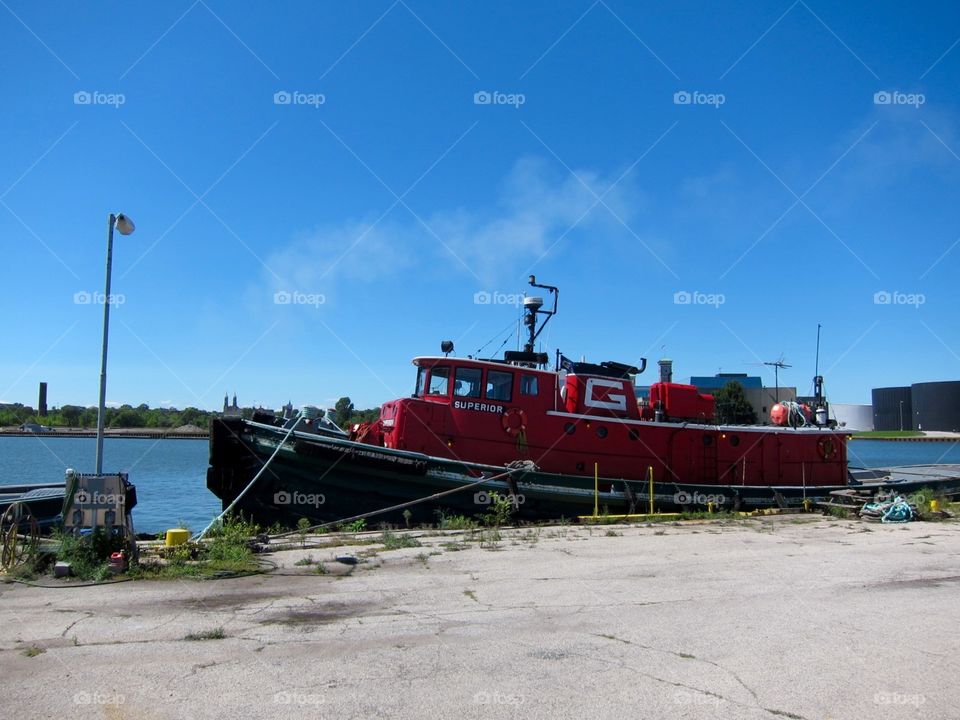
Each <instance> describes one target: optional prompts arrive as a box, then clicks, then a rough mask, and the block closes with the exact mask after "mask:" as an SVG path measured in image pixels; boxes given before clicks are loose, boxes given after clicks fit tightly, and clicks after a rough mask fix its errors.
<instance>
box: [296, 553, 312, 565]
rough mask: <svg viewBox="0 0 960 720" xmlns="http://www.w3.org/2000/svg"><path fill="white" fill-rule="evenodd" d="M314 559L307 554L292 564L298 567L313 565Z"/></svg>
mask: <svg viewBox="0 0 960 720" xmlns="http://www.w3.org/2000/svg"><path fill="white" fill-rule="evenodd" d="M314 564H316V561H315V560H314V559H313V555H307V556H306V557H305V558H300V559H299V560H297V561H296V562H295V563H294V565H296V566H298V567H303V566H305V565H314Z"/></svg>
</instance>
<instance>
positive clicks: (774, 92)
mask: <svg viewBox="0 0 960 720" xmlns="http://www.w3.org/2000/svg"><path fill="white" fill-rule="evenodd" d="M958 39H960V6H946V5H944V4H941V3H918V4H911V5H910V6H906V5H903V4H893V3H883V2H880V3H877V2H871V3H866V2H863V3H844V4H843V6H842V7H837V6H835V4H832V3H824V2H814V1H813V0H810V1H809V2H794V3H792V4H791V3H790V2H788V1H784V2H764V3H743V2H729V3H724V2H721V3H709V4H702V5H701V4H697V3H684V2H680V3H671V4H669V6H664V5H662V4H659V3H656V4H655V3H642V4H641V3H627V2H622V1H619V0H604V1H598V2H590V1H589V0H582V1H578V2H527V3H519V4H518V3H506V2H482V3H479V2H477V3H445V2H424V1H423V0H402V1H398V2H390V1H389V0H384V1H382V2H381V1H378V2H363V3H350V4H344V3H332V2H276V3H269V4H267V3H249V2H225V1H223V0H198V1H197V2H193V1H192V0H182V1H175V2H174V1H171V2H165V3H140V2H110V3H83V4H78V3H74V2H25V1H24V0H2V2H0V58H2V65H3V68H2V73H0V98H2V102H3V104H4V112H3V113H2V114H0V156H2V158H3V162H2V164H0V250H2V258H3V260H2V268H3V271H4V272H3V281H4V288H5V293H4V295H5V303H6V311H5V312H4V313H3V322H2V333H0V338H2V339H0V343H2V345H0V401H7V402H12V401H19V402H25V403H31V404H32V403H35V401H36V386H37V383H38V382H39V381H41V380H46V381H47V382H48V383H49V384H50V400H51V403H52V404H55V405H60V404H66V403H78V404H95V403H96V397H97V383H98V372H99V348H100V326H101V314H100V313H101V311H102V308H101V306H98V305H97V304H96V299H97V298H96V297H92V294H93V293H99V292H102V286H103V263H104V246H105V235H106V218H107V214H108V213H109V212H110V211H122V212H125V213H127V214H129V215H130V216H131V217H132V218H133V219H134V220H135V222H136V224H137V230H136V232H135V233H134V234H133V235H130V236H129V237H118V238H117V240H116V244H115V254H114V287H113V291H114V292H115V293H117V294H118V304H116V305H115V306H114V307H113V310H112V314H111V336H110V367H109V386H108V393H107V396H108V400H109V401H111V402H116V403H122V402H129V403H133V404H138V403H140V402H147V403H149V404H150V405H151V406H156V405H161V404H165V403H172V404H173V405H176V406H178V407H183V406H186V405H195V406H199V407H205V408H215V407H217V406H219V404H220V403H221V401H222V396H223V393H224V391H229V392H231V393H233V392H234V391H236V392H237V393H238V395H239V399H240V401H241V403H242V404H250V403H262V404H264V405H268V406H278V405H280V404H282V403H283V402H286V401H287V400H288V399H291V400H293V402H294V403H295V404H298V405H300V404H305V403H313V404H320V405H326V404H330V403H331V402H332V401H333V400H335V399H336V398H337V397H339V396H340V395H344V394H346V395H350V396H351V397H352V398H353V399H354V401H355V403H356V404H357V405H358V406H362V407H367V406H373V405H376V404H379V403H381V402H383V401H385V400H387V399H389V398H392V397H396V396H402V395H406V394H408V393H409V392H410V390H411V389H412V385H413V370H412V367H411V366H410V365H409V361H410V359H411V358H412V357H414V356H415V355H420V354H435V353H436V352H437V351H438V350H439V343H440V341H441V340H442V339H447V338H449V339H453V340H455V342H456V346H457V352H458V353H460V354H467V353H473V352H475V351H476V350H477V349H478V348H480V347H481V346H483V345H484V344H485V343H486V342H487V341H488V340H490V339H491V338H492V337H496V338H497V339H496V340H494V341H493V342H492V343H491V344H490V345H488V346H487V348H486V352H488V353H489V352H492V351H494V350H495V349H496V348H497V347H499V346H500V344H501V342H502V340H503V339H504V338H506V337H507V336H508V335H509V330H508V329H509V327H510V324H511V322H512V321H513V320H514V319H515V318H516V316H517V308H516V307H515V306H514V305H512V304H510V301H511V297H510V296H511V295H514V294H517V293H522V292H523V291H524V289H525V287H526V278H527V275H528V274H530V273H535V274H536V275H537V277H538V279H540V281H541V282H546V283H549V284H553V285H558V286H560V288H561V295H560V314H559V315H558V317H557V318H556V319H555V320H554V321H553V322H552V324H551V326H550V328H549V329H548V330H547V331H545V333H544V336H543V338H544V340H545V343H546V344H545V349H546V350H548V351H549V352H552V351H553V350H554V349H556V348H558V347H559V348H560V349H562V351H563V352H564V353H565V354H567V355H568V356H571V357H580V356H585V357H586V358H588V359H590V360H594V361H601V360H607V359H613V360H618V361H623V362H636V361H637V359H638V358H639V357H640V356H645V357H648V358H649V359H650V360H651V362H654V361H655V360H656V359H657V358H658V357H661V356H663V355H669V356H670V357H672V358H673V359H674V361H675V368H676V378H677V379H680V380H685V379H686V378H688V377H689V376H690V375H701V374H712V373H715V372H717V371H718V370H722V371H724V372H751V373H753V372H757V371H758V370H761V369H762V370H765V368H762V367H760V366H756V365H751V363H757V362H761V361H765V360H774V359H776V358H779V357H780V356H781V355H782V356H783V357H784V358H785V359H786V361H787V362H788V363H790V364H792V365H793V368H791V369H789V370H787V371H785V372H784V373H783V374H782V375H781V382H782V383H783V384H788V385H796V386H798V387H799V389H800V391H801V392H805V391H808V390H809V389H810V378H811V377H812V376H813V374H814V353H815V340H816V331H817V323H822V324H823V339H822V347H821V355H820V361H821V372H822V373H824V374H825V375H826V390H827V392H828V394H829V395H830V397H831V398H832V399H833V400H835V401H838V402H869V397H870V389H871V388H872V387H878V386H884V385H896V384H907V383H911V382H918V381H925V380H943V379H956V378H957V377H960V326H958V324H957V323H956V320H955V318H956V308H957V306H958V302H957V301H958V297H957V296H958V293H960V290H958V287H957V284H956V283H955V282H952V280H953V279H954V278H955V277H956V276H957V272H958V267H960V247H957V245H958V244H960V243H958V240H960V204H958V203H957V202H956V197H957V196H956V189H957V187H960V183H958V181H960V132H958V127H960V126H958V122H960V114H958V110H960V109H958V99H957V93H956V88H957V87H958V76H960V44H958ZM278 93H279V95H278ZM878 93H880V94H879V95H878ZM285 100H289V102H286V103H285V102H284V101H285ZM483 292H487V293H491V294H492V295H491V297H492V299H493V300H494V302H490V303H486V304H484V303H478V302H476V297H478V296H477V293H483ZM84 293H87V295H84ZM278 293H279V295H278ZM498 293H499V294H498ZM878 293H879V295H878ZM121 296H122V297H121ZM481 297H486V296H481ZM90 299H92V300H93V301H92V302H84V300H90ZM278 299H279V300H280V301H281V302H277V300H278ZM285 299H289V300H290V302H288V303H284V302H282V300H285ZM120 300H122V304H121V303H120ZM685 300H686V301H688V302H684V301H685ZM498 333H499V334H498ZM508 346H509V345H508ZM654 367H655V365H654ZM653 374H654V373H653V371H648V374H647V375H646V378H647V379H649V378H651V377H652V376H653ZM766 375H769V376H770V377H769V378H767V379H768V381H769V382H770V383H772V380H773V377H772V372H769V373H766Z"/></svg>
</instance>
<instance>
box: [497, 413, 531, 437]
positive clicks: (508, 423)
mask: <svg viewBox="0 0 960 720" xmlns="http://www.w3.org/2000/svg"><path fill="white" fill-rule="evenodd" d="M500 425H501V426H502V427H503V431H504V432H505V433H507V435H509V436H510V437H517V436H518V435H520V434H522V433H524V432H526V430H527V414H526V413H525V412H524V411H523V410H522V409H520V408H510V409H509V410H507V411H506V412H504V413H503V415H501V416H500Z"/></svg>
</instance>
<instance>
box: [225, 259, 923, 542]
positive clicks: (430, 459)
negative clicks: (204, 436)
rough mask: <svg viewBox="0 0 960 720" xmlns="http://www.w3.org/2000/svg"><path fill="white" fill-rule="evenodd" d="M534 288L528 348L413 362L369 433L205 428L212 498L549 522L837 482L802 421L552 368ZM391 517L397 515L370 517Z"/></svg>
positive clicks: (727, 503)
mask: <svg viewBox="0 0 960 720" xmlns="http://www.w3.org/2000/svg"><path fill="white" fill-rule="evenodd" d="M530 284H531V285H532V286H533V287H535V288H540V289H542V290H546V291H547V292H549V293H550V295H551V296H552V300H553V302H552V308H551V309H549V310H547V309H544V307H543V306H544V303H543V300H542V299H541V298H539V297H527V298H525V300H524V308H525V314H524V323H525V326H526V328H527V331H528V339H527V342H526V345H525V347H524V349H523V350H521V351H508V352H506V353H505V354H504V357H503V358H502V359H475V358H470V357H467V358H458V357H452V356H451V353H452V352H453V344H452V343H449V342H444V343H443V344H442V346H441V350H442V352H443V353H444V355H442V356H423V357H418V358H415V359H414V360H413V364H414V365H415V366H416V368H417V376H416V385H415V389H414V392H413V395H412V396H411V397H407V398H400V399H397V400H391V401H389V402H387V403H384V405H383V406H382V408H381V411H380V417H379V419H378V420H377V421H375V422H372V423H364V424H361V425H357V426H354V427H353V428H351V429H350V431H349V433H346V432H344V431H341V430H340V429H339V428H337V427H336V426H335V425H334V424H333V423H331V422H330V421H329V420H327V419H326V418H324V417H323V415H322V411H318V412H310V411H309V410H308V411H307V412H306V416H303V415H301V416H300V417H298V418H294V419H286V420H285V419H283V418H277V417H275V416H273V415H272V414H263V413H261V414H257V415H255V416H254V417H253V418H252V419H251V420H242V419H240V418H222V419H218V420H216V421H215V422H214V424H213V428H212V432H211V452H210V468H209V470H208V475H207V485H208V487H209V488H210V490H211V491H213V492H214V493H215V494H216V495H217V496H218V497H220V498H221V499H222V500H223V503H224V507H226V506H227V505H229V504H230V503H233V502H235V501H237V498H238V497H239V498H240V500H239V502H236V508H237V509H238V510H239V511H242V512H244V513H245V514H248V515H252V516H253V517H254V518H255V519H257V520H258V521H260V522H264V523H272V522H274V521H277V520H279V521H280V522H282V523H285V524H288V525H293V524H295V523H296V521H297V520H298V519H299V518H301V517H307V518H309V519H311V520H317V521H332V520H337V519H343V518H346V517H351V516H355V515H358V514H361V513H366V512H372V511H375V510H381V509H383V508H387V507H391V506H395V505H402V504H405V503H410V502H411V501H414V500H419V499H422V498H425V497H429V496H432V495H435V494H438V493H445V494H444V495H443V497H441V498H437V499H435V500H431V501H428V502H425V503H419V504H416V505H413V506H411V507H410V508H409V509H410V511H411V512H412V513H413V516H414V518H416V519H417V521H432V520H434V519H435V513H436V512H445V513H450V512H456V513H464V514H468V515H472V514H474V513H476V512H478V511H482V510H483V509H484V507H483V505H484V504H486V503H489V501H490V500H489V498H490V493H492V492H498V493H500V494H502V495H509V496H510V497H511V498H512V499H513V501H514V502H515V507H516V513H517V515H518V516H519V517H520V518H528V519H555V518H560V517H562V516H565V517H568V518H572V517H576V516H582V515H588V514H591V513H593V511H594V508H595V507H601V508H606V510H607V511H609V512H610V513H612V514H620V513H630V512H644V511H645V510H646V508H647V507H648V503H649V502H650V500H651V497H650V495H651V492H650V488H651V487H652V488H653V493H652V494H653V500H654V502H655V505H656V507H657V509H675V508H677V507H679V508H681V509H698V510H704V509H706V505H707V503H708V502H712V503H713V504H714V505H715V506H716V507H726V508H749V507H754V508H755V507H765V506H767V507H776V506H781V507H783V506H788V505H799V504H801V503H802V502H803V500H804V499H814V498H817V497H826V496H827V495H828V494H829V492H830V491H832V490H836V489H840V488H843V487H845V486H846V485H847V484H848V480H849V479H850V478H849V477H848V470H847V451H846V435H845V433H843V432H840V431H838V430H836V429H835V428H833V427H830V426H827V425H817V424H815V423H814V422H811V421H810V420H809V419H808V417H809V416H810V415H809V413H800V412H797V413H794V414H792V415H791V416H790V417H791V418H792V420H791V422H792V423H793V425H794V426H791V425H790V424H788V425H786V426H759V425H757V426H746V425H718V424H717V423H716V421H715V414H714V401H713V397H712V396H710V395H704V394H701V393H700V392H698V390H697V389H696V388H695V387H693V386H692V385H683V384H679V383H674V382H672V378H671V376H670V375H671V371H670V368H669V365H667V364H666V363H661V377H660V379H659V382H657V383H655V384H653V385H652V386H651V387H650V402H649V404H646V405H643V406H641V405H640V404H639V403H638V401H637V399H636V398H637V395H636V392H635V387H634V379H633V378H634V377H635V376H636V375H638V374H640V373H642V372H643V371H644V369H645V366H646V360H643V361H642V362H641V363H640V367H635V366H632V365H628V364H623V363H618V362H612V361H611V362H601V363H598V364H592V363H587V362H572V361H570V360H568V359H567V358H565V357H564V356H563V355H561V354H560V353H559V351H558V352H557V356H556V359H555V363H554V369H552V370H551V369H547V368H548V364H549V358H548V357H547V355H546V354H545V353H538V352H535V347H536V341H537V338H538V336H539V335H540V333H541V332H542V331H543V328H544V326H545V325H546V323H547V322H548V321H549V320H550V319H551V318H552V317H553V315H555V314H556V312H557V302H558V295H559V291H558V289H557V288H556V287H552V286H549V285H540V284H538V283H537V282H536V278H534V277H533V276H531V277H530ZM313 410H314V411H315V409H313ZM819 415H820V414H819V413H818V416H819ZM265 463H266V467H264V466H265ZM487 478H489V480H488V481H485V479H487ZM888 479H890V478H889V477H888ZM890 481H891V482H894V480H892V479H891V480H890ZM924 484H929V483H924ZM898 487H905V486H903V485H899V486H898ZM468 489H472V490H475V491H476V492H458V490H468ZM399 519H400V511H399V509H398V510H396V511H395V512H392V513H388V514H386V515H383V516H381V517H379V518H378V520H382V521H394V522H395V521H397V520H399Z"/></svg>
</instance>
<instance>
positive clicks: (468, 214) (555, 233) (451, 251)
mask: <svg viewBox="0 0 960 720" xmlns="http://www.w3.org/2000/svg"><path fill="white" fill-rule="evenodd" d="M616 178H617V175H611V176H610V177H603V176H601V175H600V174H598V173H596V172H593V171H576V177H574V176H573V175H571V174H570V173H568V172H566V171H565V170H563V169H562V168H561V169H559V170H558V169H556V168H553V167H551V166H550V165H549V164H548V163H547V162H546V161H544V160H542V159H538V158H524V159H521V160H519V161H518V162H517V163H516V164H515V165H514V167H513V168H512V170H511V171H510V173H509V174H508V175H507V177H506V178H505V179H504V181H503V182H502V184H501V186H500V191H499V193H498V197H497V199H496V201H495V202H494V203H493V204H492V206H490V207H485V208H477V207H471V206H468V205H462V206H460V207H457V208H452V209H448V210H441V211H436V212H433V213H424V214H422V215H420V218H421V219H422V222H421V221H420V219H417V218H415V217H414V216H413V215H411V214H410V213H408V212H407V211H406V210H405V209H404V208H402V207H397V208H394V209H393V211H392V212H391V213H390V214H389V216H388V217H387V218H384V219H382V220H380V221H379V222H377V220H376V218H371V219H368V220H363V221H347V222H344V223H342V224H339V225H333V226H319V227H316V228H314V229H312V230H310V231H307V232H303V233H301V234H300V235H299V236H297V237H295V238H294V239H293V240H292V241H291V242H290V243H289V244H288V245H287V246H286V247H283V248H281V249H279V250H277V251H276V252H274V253H273V254H272V255H271V256H269V257H268V259H267V261H266V264H267V265H268V266H269V267H270V268H271V269H272V270H273V271H274V272H275V273H276V274H277V275H279V276H280V277H281V278H283V281H282V282H276V281H274V282H273V285H274V287H273V291H274V292H275V291H279V290H285V289H286V290H290V291H293V290H297V291H300V292H314V293H324V294H326V295H328V296H329V295H332V294H333V293H334V292H335V289H336V285H337V283H339V282H341V281H346V282H358V281H359V282H366V283H371V282H374V281H376V280H377V279H378V278H381V277H384V276H388V275H396V274H398V273H401V272H403V271H405V270H407V269H409V268H411V267H415V266H417V265H420V264H422V263H425V262H431V263H436V262H443V263H446V264H447V265H449V266H450V268H451V269H452V270H453V271H454V272H460V273H463V274H464V275H469V274H470V273H471V272H472V273H473V274H475V275H476V276H477V277H478V278H480V279H482V280H495V279H497V278H501V277H511V276H515V275H516V274H517V273H520V272H522V271H523V270H525V269H526V268H527V267H528V266H529V264H530V263H531V262H533V261H535V260H537V259H538V258H539V257H540V256H541V255H542V254H543V253H544V252H546V251H548V250H549V249H550V248H552V247H553V248H554V249H553V252H561V251H562V249H563V245H562V243H561V244H557V240H558V238H561V237H562V236H564V234H565V233H567V232H568V231H569V232H570V235H575V234H576V233H577V232H578V231H589V230H591V229H592V230H596V229H597V227H598V226H602V227H604V228H605V230H606V231H607V233H609V234H612V233H616V234H617V235H623V234H624V233H625V232H626V231H625V230H624V229H623V227H622V226H620V225H619V223H618V222H617V221H615V220H614V218H613V217H612V216H611V214H610V212H609V211H608V210H607V209H606V208H605V207H604V205H603V204H605V205H607V206H609V208H610V209H611V210H612V211H613V212H615V213H617V215H619V216H620V217H621V218H622V219H623V220H624V221H626V222H627V223H630V221H631V219H632V218H633V217H634V216H635V214H636V210H637V208H638V207H639V206H640V204H641V200H642V196H641V194H640V193H639V192H638V191H637V190H636V188H635V187H633V186H632V184H631V183H630V179H629V178H626V179H624V180H622V181H621V182H620V183H619V184H618V185H617V186H616V187H615V188H614V189H613V190H612V191H611V192H610V193H609V194H607V195H604V193H605V192H606V191H607V189H608V188H609V187H610V186H611V185H612V184H613V183H614V181H615V180H616ZM601 196H602V197H603V204H599V203H597V198H598V197H601ZM591 208H592V210H591ZM424 224H426V226H427V227H424ZM571 227H573V228H574V229H573V230H571ZM554 246H555V247H554ZM271 280H272V279H271ZM284 285H287V286H289V287H284Z"/></svg>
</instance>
